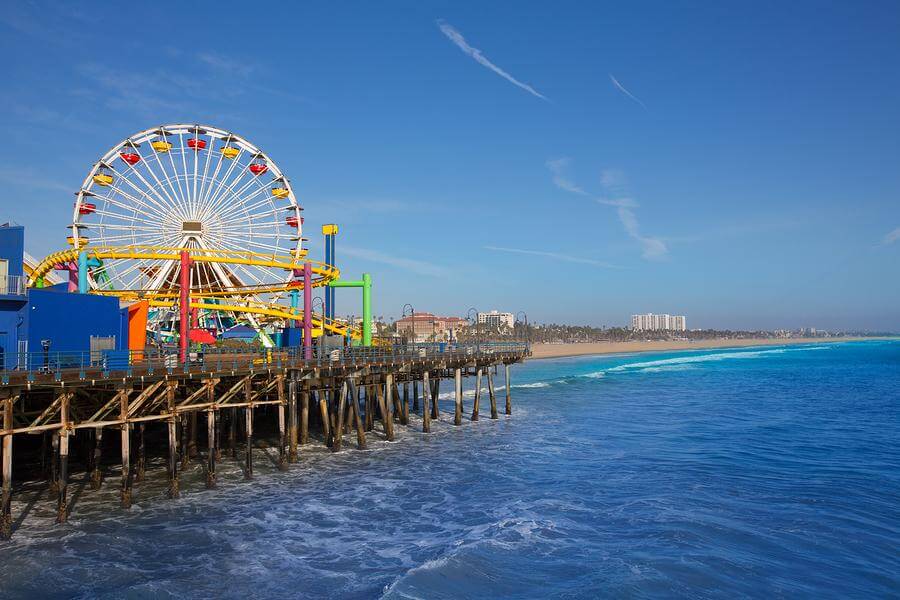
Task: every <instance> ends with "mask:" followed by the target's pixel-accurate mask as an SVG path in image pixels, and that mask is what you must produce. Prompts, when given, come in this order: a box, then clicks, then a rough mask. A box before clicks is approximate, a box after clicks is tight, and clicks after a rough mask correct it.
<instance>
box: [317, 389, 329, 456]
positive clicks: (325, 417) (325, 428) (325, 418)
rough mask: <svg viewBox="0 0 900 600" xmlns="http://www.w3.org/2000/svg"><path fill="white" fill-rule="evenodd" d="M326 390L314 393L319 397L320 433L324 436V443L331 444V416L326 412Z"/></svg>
mask: <svg viewBox="0 0 900 600" xmlns="http://www.w3.org/2000/svg"><path fill="white" fill-rule="evenodd" d="M326 394H327V392H318V393H317V394H316V395H317V396H318V397H319V413H320V414H321V415H322V435H323V436H324V438H325V445H326V446H331V445H332V440H331V439H330V438H331V431H330V427H329V425H330V419H331V417H330V416H329V414H328V400H327V399H326Z"/></svg>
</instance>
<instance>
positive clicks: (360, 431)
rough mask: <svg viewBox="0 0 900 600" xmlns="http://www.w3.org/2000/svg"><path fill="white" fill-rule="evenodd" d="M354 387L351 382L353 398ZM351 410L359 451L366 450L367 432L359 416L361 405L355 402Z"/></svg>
mask: <svg viewBox="0 0 900 600" xmlns="http://www.w3.org/2000/svg"><path fill="white" fill-rule="evenodd" d="M353 387H354V386H353V381H352V380H351V381H350V390H351V397H352V395H353V394H352V390H353ZM351 410H352V411H353V421H354V423H355V424H356V447H357V449H359V450H365V449H366V432H365V428H364V427H363V422H362V419H361V418H360V416H359V403H358V402H353V403H352V406H351Z"/></svg>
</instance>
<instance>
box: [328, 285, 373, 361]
mask: <svg viewBox="0 0 900 600" xmlns="http://www.w3.org/2000/svg"><path fill="white" fill-rule="evenodd" d="M339 287H342V288H362V299H363V314H362V345H363V346H371V345H372V276H371V275H369V274H368V273H363V276H362V279H361V280H360V281H342V280H337V281H332V282H331V283H329V284H328V288H329V289H330V290H331V293H332V294H333V293H334V289H333V288H339Z"/></svg>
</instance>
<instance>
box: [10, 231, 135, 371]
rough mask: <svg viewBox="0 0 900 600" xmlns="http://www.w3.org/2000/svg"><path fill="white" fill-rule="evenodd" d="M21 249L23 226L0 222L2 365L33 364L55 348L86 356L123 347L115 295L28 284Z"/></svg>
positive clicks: (123, 324) (122, 316)
mask: <svg viewBox="0 0 900 600" xmlns="http://www.w3.org/2000/svg"><path fill="white" fill-rule="evenodd" d="M24 250H25V230H24V228H23V227H21V226H13V225H3V226H0V366H2V368H5V369H14V368H35V367H37V366H39V364H38V363H40V361H41V360H45V359H46V357H48V356H51V355H53V356H55V357H57V358H55V359H54V360H58V357H59V353H66V354H70V355H71V357H72V358H71V360H72V361H75V360H77V359H76V358H75V357H76V356H87V357H88V360H90V356H91V355H95V356H99V353H101V352H102V351H103V350H110V349H122V348H128V338H127V336H128V333H127V332H128V322H127V320H128V316H127V311H125V312H124V313H123V310H120V308H119V300H118V298H114V297H106V296H92V295H88V294H76V293H69V292H68V291H67V284H60V285H58V286H53V287H49V288H44V289H27V288H26V282H27V278H26V276H25V273H24V270H23V256H24ZM88 353H90V354H88Z"/></svg>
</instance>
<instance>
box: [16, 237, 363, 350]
mask: <svg viewBox="0 0 900 600" xmlns="http://www.w3.org/2000/svg"><path fill="white" fill-rule="evenodd" d="M183 250H188V252H190V256H191V260H193V261H194V262H201V263H203V262H205V263H217V264H226V265H227V264H232V265H249V266H258V267H268V268H273V269H283V270H284V271H286V272H291V273H293V272H295V271H300V270H302V269H303V265H304V263H307V262H309V263H311V265H312V273H313V278H312V287H314V288H315V287H322V286H325V285H328V283H329V282H331V281H335V280H336V279H337V278H338V277H340V274H341V272H340V270H339V269H338V268H337V267H335V266H333V265H328V264H325V263H322V262H318V261H312V260H307V259H306V253H305V252H303V253H301V255H300V256H299V257H294V256H292V255H278V254H267V253H261V252H249V251H246V252H245V251H237V250H207V249H203V248H174V247H164V246H93V247H88V248H85V249H84V251H85V252H86V253H87V256H88V258H96V259H98V260H101V261H102V260H164V261H179V260H180V259H181V252H182V251H183ZM80 253H81V250H78V249H68V250H62V251H60V252H55V253H53V254H51V255H49V256H47V257H46V258H44V259H43V260H42V261H41V262H40V263H38V264H37V265H36V266H35V267H34V268H33V269H32V270H31V272H30V273H29V281H28V285H29V286H34V285H35V283H36V282H37V281H38V280H40V279H42V278H43V277H44V276H46V275H47V274H48V273H50V272H51V271H53V270H54V268H55V267H56V266H57V265H60V264H66V263H72V262H77V261H78V255H79V254H80ZM302 289H303V284H302V282H300V281H297V280H291V279H290V278H285V281H284V282H281V283H273V284H266V285H262V286H260V285H253V286H234V287H231V288H228V289H227V290H224V289H223V290H199V289H198V290H191V308H201V309H206V310H212V311H219V312H230V313H238V314H244V313H250V314H254V315H260V316H264V317H271V318H275V319H285V320H288V319H296V320H299V319H302V318H303V311H300V310H297V311H294V310H292V309H291V308H290V307H286V306H283V305H281V304H278V303H275V302H273V303H267V302H261V301H259V300H255V299H253V298H252V296H258V295H260V294H278V293H285V292H291V291H295V290H296V291H299V290H302ZM91 293H92V294H98V295H104V296H116V297H118V298H120V299H122V300H133V301H137V300H147V301H148V302H149V304H150V306H153V307H160V308H171V307H173V306H174V302H175V300H176V299H177V298H178V295H179V292H178V290H177V289H167V290H114V289H96V290H91ZM219 298H222V299H225V298H228V299H230V300H232V301H236V300H238V298H241V300H239V301H237V302H232V303H228V304H222V303H219V302H209V301H208V300H216V299H219ZM312 322H313V329H314V335H321V334H322V332H324V331H329V332H331V333H335V334H338V335H342V336H345V335H347V334H348V330H349V334H350V335H351V337H353V338H357V339H358V338H360V337H361V335H362V333H361V331H360V329H359V328H358V327H348V325H346V324H344V323H341V322H339V321H331V320H328V319H325V318H324V316H323V315H317V314H313V316H312Z"/></svg>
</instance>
